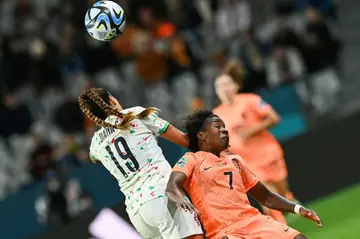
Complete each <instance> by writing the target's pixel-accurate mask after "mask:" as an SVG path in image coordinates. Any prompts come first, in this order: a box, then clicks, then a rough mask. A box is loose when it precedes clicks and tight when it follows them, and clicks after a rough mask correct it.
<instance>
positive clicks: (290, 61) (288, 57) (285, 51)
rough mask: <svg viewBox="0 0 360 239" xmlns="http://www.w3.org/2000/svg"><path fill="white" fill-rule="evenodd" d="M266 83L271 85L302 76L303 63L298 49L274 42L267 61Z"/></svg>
mask: <svg viewBox="0 0 360 239" xmlns="http://www.w3.org/2000/svg"><path fill="white" fill-rule="evenodd" d="M266 71H267V77H268V84H269V85H270V86H271V87H274V86H277V85H281V84H285V83H293V82H294V81H296V80H299V79H300V78H301V77H302V76H304V73H305V69H304V64H303V61H302V59H301V56H300V54H299V53H298V51H297V50H296V49H295V48H293V47H286V46H284V45H283V44H282V43H278V42H275V43H274V46H273V51H272V55H271V56H270V58H269V60H268V62H267V67H266Z"/></svg>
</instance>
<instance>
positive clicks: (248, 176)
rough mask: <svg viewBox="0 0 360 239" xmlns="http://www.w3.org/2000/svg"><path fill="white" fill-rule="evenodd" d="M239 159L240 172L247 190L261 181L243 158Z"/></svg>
mask: <svg viewBox="0 0 360 239" xmlns="http://www.w3.org/2000/svg"><path fill="white" fill-rule="evenodd" d="M238 161H239V163H240V174H241V177H242V179H243V182H244V186H245V190H246V191H249V190H250V189H251V188H252V187H254V186H255V185H256V184H257V183H258V182H259V179H258V178H257V177H256V175H255V174H254V173H253V172H251V170H250V169H249V168H248V166H247V165H246V163H245V162H244V160H243V159H238Z"/></svg>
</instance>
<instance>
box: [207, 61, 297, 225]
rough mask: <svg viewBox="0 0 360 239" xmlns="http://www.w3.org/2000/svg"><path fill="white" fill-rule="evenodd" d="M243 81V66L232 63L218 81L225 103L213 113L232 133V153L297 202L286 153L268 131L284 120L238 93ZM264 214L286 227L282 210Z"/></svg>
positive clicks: (261, 103)
mask: <svg viewBox="0 0 360 239" xmlns="http://www.w3.org/2000/svg"><path fill="white" fill-rule="evenodd" d="M243 78H244V70H243V67H242V66H241V64H240V63H239V62H237V61H230V62H229V63H228V64H227V66H226V67H225V69H224V70H223V72H222V73H221V74H220V75H219V76H218V77H217V79H216V81H215V89H216V94H217V96H218V98H219V100H220V102H221V104H220V105H219V106H217V107H216V108H215V109H214V110H213V112H214V114H217V115H219V117H220V118H221V119H222V120H224V122H225V124H226V126H227V128H228V130H229V136H230V149H229V150H230V151H231V152H232V153H234V154H238V155H240V156H241V157H242V158H243V159H244V160H245V161H246V163H247V165H248V166H249V168H250V169H251V170H252V171H253V172H254V173H255V175H256V176H257V177H259V179H260V180H261V181H262V182H263V183H264V184H265V185H266V187H267V188H269V189H270V190H271V191H273V192H277V193H279V194H280V195H281V196H283V197H286V198H287V199H289V200H294V197H293V194H292V193H291V192H290V191H289V186H288V180H287V176H288V172H287V168H286V164H285V160H284V154H283V150H282V148H281V146H280V144H279V142H278V141H277V140H276V139H275V137H274V136H273V135H272V134H271V133H270V132H269V131H268V129H269V128H270V127H272V126H274V125H276V124H278V123H279V122H280V117H279V115H278V114H277V113H276V112H275V111H274V110H273V109H272V107H271V106H270V105H268V104H267V103H266V102H264V101H263V100H262V99H261V97H259V96H258V95H255V94H251V93H243V94H238V91H239V90H240V89H241V88H242V83H243ZM294 201H295V200H294ZM263 211H264V213H265V214H267V215H271V216H272V217H273V218H275V219H276V220H278V221H279V222H282V223H284V224H286V221H285V218H284V216H283V214H282V213H280V212H279V211H274V210H269V209H267V208H263Z"/></svg>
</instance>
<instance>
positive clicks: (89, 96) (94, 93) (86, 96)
mask: <svg viewBox="0 0 360 239" xmlns="http://www.w3.org/2000/svg"><path fill="white" fill-rule="evenodd" d="M110 96H111V95H110V93H109V92H107V91H106V90H104V89H101V88H90V89H88V90H85V91H84V92H83V93H82V94H81V95H80V96H79V99H78V101H79V106H80V109H81V110H82V112H84V114H85V115H86V116H87V117H88V118H89V119H91V121H93V122H94V123H95V124H96V125H98V126H100V127H104V128H115V129H121V130H126V129H128V128H129V124H130V122H131V121H132V120H134V119H143V118H146V117H148V116H149V115H151V114H153V113H157V112H159V110H158V109H157V108H154V107H149V108H147V109H145V110H144V111H142V112H140V113H139V114H135V113H134V112H128V113H126V114H124V113H121V112H120V111H119V110H118V109H116V108H115V107H113V106H111V104H110ZM110 115H114V116H117V117H119V118H120V119H121V121H120V123H119V124H116V125H114V124H111V123H108V122H105V119H106V118H107V117H108V116H110Z"/></svg>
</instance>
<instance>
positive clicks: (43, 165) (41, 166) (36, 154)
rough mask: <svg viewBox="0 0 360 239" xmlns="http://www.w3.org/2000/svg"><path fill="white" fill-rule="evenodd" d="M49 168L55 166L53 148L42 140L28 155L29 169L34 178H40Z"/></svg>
mask: <svg viewBox="0 0 360 239" xmlns="http://www.w3.org/2000/svg"><path fill="white" fill-rule="evenodd" d="M50 168H53V169H54V168H55V155H54V148H53V147H52V146H51V145H50V144H48V143H46V142H42V143H40V144H39V145H37V147H36V148H35V149H34V150H33V152H32V153H31V155H30V161H29V171H30V174H31V176H32V177H33V179H34V180H36V181H37V180H41V179H43V176H44V175H46V173H47V171H48V170H49V169H50Z"/></svg>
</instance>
